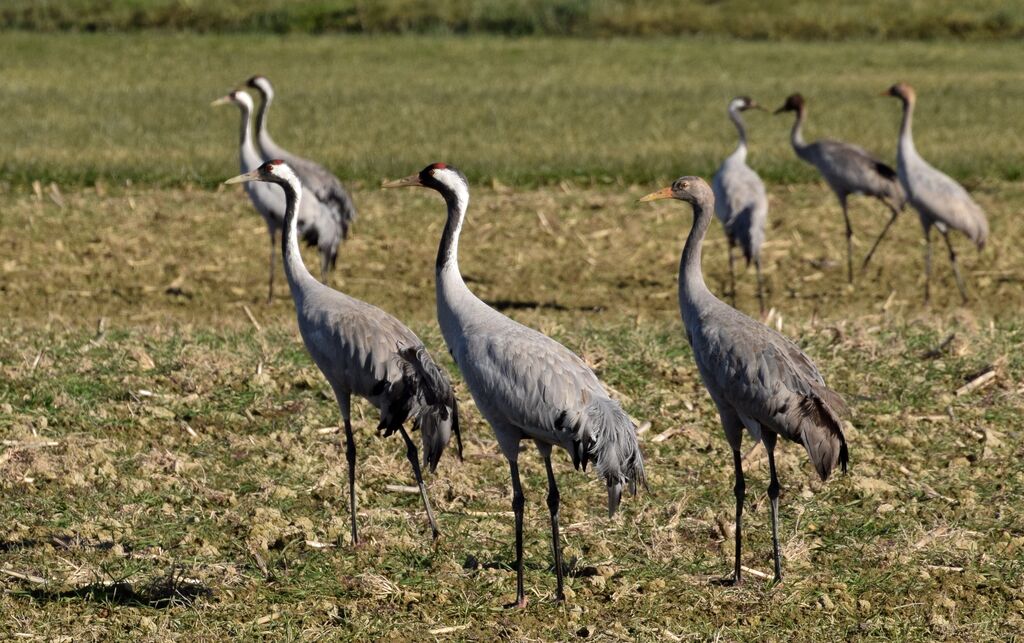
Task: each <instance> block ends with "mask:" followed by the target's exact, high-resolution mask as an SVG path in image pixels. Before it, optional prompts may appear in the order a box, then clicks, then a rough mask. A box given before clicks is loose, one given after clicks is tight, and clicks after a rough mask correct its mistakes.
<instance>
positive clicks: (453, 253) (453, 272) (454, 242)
mask: <svg viewBox="0 0 1024 643" xmlns="http://www.w3.org/2000/svg"><path fill="white" fill-rule="evenodd" d="M441 195H442V196H443V197H444V201H445V204H446V205H447V206H448V219H447V221H445V224H444V232H443V233H442V234H441V243H440V245H439V246H438V248H437V262H436V264H435V269H436V271H437V276H438V279H439V280H440V279H441V278H442V277H448V276H456V277H458V279H459V281H462V276H461V273H460V272H459V235H460V234H461V233H462V223H463V222H464V221H465V220H466V211H467V210H468V209H469V190H466V189H464V188H463V189H453V190H451V191H448V190H446V191H444V192H442V193H441Z"/></svg>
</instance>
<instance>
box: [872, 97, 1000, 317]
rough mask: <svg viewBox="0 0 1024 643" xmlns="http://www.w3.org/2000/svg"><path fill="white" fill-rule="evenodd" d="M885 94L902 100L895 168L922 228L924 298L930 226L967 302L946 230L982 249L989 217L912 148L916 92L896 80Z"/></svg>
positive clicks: (927, 282)
mask: <svg viewBox="0 0 1024 643" xmlns="http://www.w3.org/2000/svg"><path fill="white" fill-rule="evenodd" d="M884 95H888V96H894V97H896V98H898V99H900V102H902V103H903V123H902V124H901V125H900V140H899V147H897V151H896V167H897V168H898V170H899V176H900V183H902V184H903V189H904V190H906V193H907V200H908V201H910V205H912V206H914V209H915V210H917V214H918V216H919V217H920V218H921V226H922V227H924V240H925V251H924V300H925V302H926V303H927V302H928V299H929V295H930V292H929V286H930V284H931V279H932V226H935V227H936V228H938V229H939V232H940V233H942V238H943V239H945V241H946V248H948V249H949V262H950V263H951V264H952V265H953V274H954V275H955V276H956V286H957V288H959V289H960V297H961V298H962V299H963V301H964V303H967V288H966V287H965V286H964V280H963V278H962V277H961V276H960V268H959V267H958V266H957V263H956V251H955V250H953V244H952V242H950V240H949V230H950V229H953V230H959V231H960V232H963V233H964V234H965V235H966V236H967V238H968V239H970V240H971V241H973V242H974V245H976V246H977V247H978V250H981V249H983V248H984V247H985V241H986V240H987V239H988V219H987V218H985V213H984V212H983V211H982V209H981V208H980V207H979V206H978V204H977V203H975V202H974V200H973V199H971V195H969V194H968V193H967V190H965V189H964V188H963V187H962V186H961V185H960V184H959V183H957V182H956V181H954V180H953V179H951V178H949V177H948V176H946V175H945V174H943V173H942V172H940V171H938V170H936V169H935V168H934V167H932V166H931V165H930V164H929V163H928V162H927V161H925V160H924V159H923V158H921V155H920V154H918V153H917V148H915V147H914V136H913V134H912V133H911V122H912V121H913V118H914V104H915V103H916V102H917V94H915V93H914V88H913V87H911V86H910V85H908V84H906V83H897V84H896V85H893V86H892V87H890V88H889V90H888V91H887V92H884Z"/></svg>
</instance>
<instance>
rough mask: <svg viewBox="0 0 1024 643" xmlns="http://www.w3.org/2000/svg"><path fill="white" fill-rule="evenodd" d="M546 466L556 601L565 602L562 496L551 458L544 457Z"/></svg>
mask: <svg viewBox="0 0 1024 643" xmlns="http://www.w3.org/2000/svg"><path fill="white" fill-rule="evenodd" d="M544 466H545V467H546V468H547V470H548V511H549V512H551V551H552V553H553V554H554V557H555V578H557V579H558V589H557V590H556V591H555V600H556V601H564V600H565V590H564V589H563V585H564V581H563V578H562V541H561V539H560V538H559V536H558V503H559V500H560V496H559V493H558V485H557V484H556V483H555V472H554V471H553V470H552V469H551V456H550V455H548V456H545V457H544Z"/></svg>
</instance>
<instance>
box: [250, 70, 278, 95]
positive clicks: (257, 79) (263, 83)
mask: <svg viewBox="0 0 1024 643" xmlns="http://www.w3.org/2000/svg"><path fill="white" fill-rule="evenodd" d="M245 86H246V87H251V88H253V89H255V90H256V91H258V92H259V93H260V94H263V97H264V98H266V97H267V96H273V95H274V88H273V87H272V86H271V85H270V81H269V80H268V79H267V77H266V76H260V75H256V76H253V77H252V78H250V79H249V80H247V81H245Z"/></svg>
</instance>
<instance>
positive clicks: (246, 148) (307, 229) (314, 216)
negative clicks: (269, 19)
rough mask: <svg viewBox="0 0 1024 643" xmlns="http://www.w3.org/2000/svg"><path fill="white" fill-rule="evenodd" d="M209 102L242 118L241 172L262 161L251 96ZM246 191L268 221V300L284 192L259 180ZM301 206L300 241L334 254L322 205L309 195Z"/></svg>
mask: <svg viewBox="0 0 1024 643" xmlns="http://www.w3.org/2000/svg"><path fill="white" fill-rule="evenodd" d="M210 104H211V105H212V106H214V107H216V106H219V105H228V104H234V105H237V106H238V109H239V110H240V111H241V115H242V122H241V127H240V129H239V136H238V139H239V140H238V160H239V165H240V166H241V171H242V172H250V171H252V170H255V169H256V168H257V167H259V166H260V164H262V163H263V160H262V159H261V158H260V155H259V153H258V152H257V151H256V146H255V145H254V144H253V140H252V125H251V122H250V121H251V119H250V116H251V115H252V111H253V103H252V98H251V97H250V96H249V94H247V93H245V92H242V91H234V92H231V93H229V94H228V95H226V96H223V97H221V98H218V99H217V100H215V101H213V102H212V103H210ZM245 192H246V194H248V195H249V199H250V200H251V201H252V204H253V207H255V208H256V211H257V212H259V213H260V216H261V217H263V221H264V222H265V223H266V224H267V233H268V234H269V235H270V279H269V281H268V284H267V303H270V302H271V301H272V300H273V298H274V272H275V263H276V261H275V259H274V255H275V253H276V252H277V250H276V247H277V233H278V231H279V230H281V229H282V227H283V226H284V213H285V198H284V192H282V191H281V190H279V189H277V188H276V187H274V186H272V185H269V184H267V183H262V182H259V181H250V182H247V183H246V184H245ZM300 208H301V209H300V210H299V213H298V217H297V220H298V229H299V233H300V234H301V235H302V238H303V241H305V242H306V243H307V244H308V245H311V246H312V245H318V244H320V243H321V242H323V243H324V245H320V246H319V248H318V249H319V251H320V256H321V258H323V257H325V256H326V257H331V256H334V255H336V254H337V247H336V244H335V247H334V248H332V247H331V244H330V241H329V240H330V238H331V234H330V233H329V232H327V233H324V231H323V230H322V229H321V228H322V227H323V226H324V225H325V224H327V226H328V227H330V225H331V224H330V222H329V220H327V219H326V218H325V217H324V216H323V213H322V211H321V209H320V208H319V207H317V206H316V205H315V204H313V203H312V201H309V200H308V199H303V200H302V203H301V204H300ZM324 276H325V275H321V278H323V277H324Z"/></svg>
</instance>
